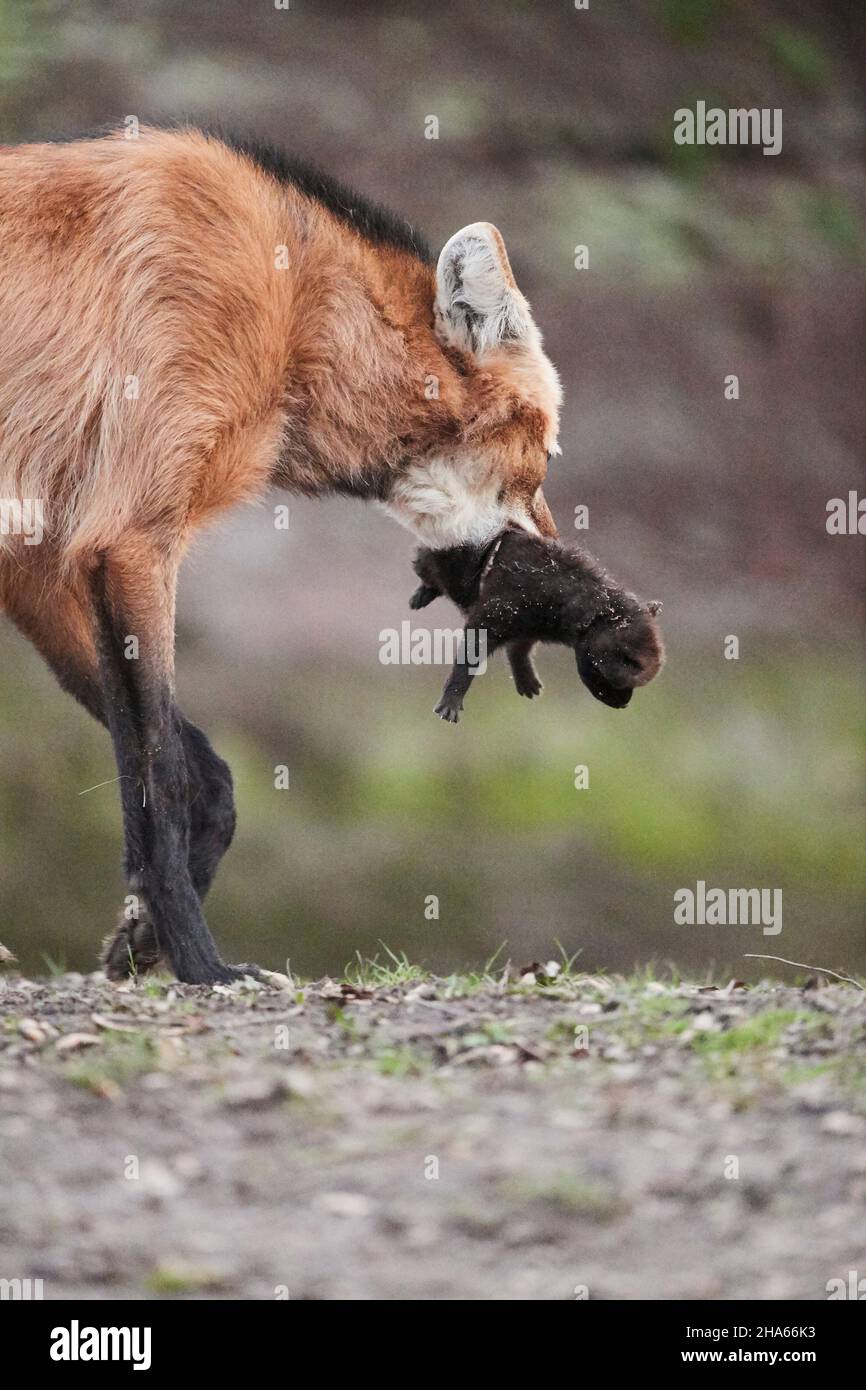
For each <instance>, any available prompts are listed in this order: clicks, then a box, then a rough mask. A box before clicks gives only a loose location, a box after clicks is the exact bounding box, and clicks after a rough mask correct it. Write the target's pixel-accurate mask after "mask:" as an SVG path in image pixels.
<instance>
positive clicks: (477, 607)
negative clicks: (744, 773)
mask: <svg viewBox="0 0 866 1390" xmlns="http://www.w3.org/2000/svg"><path fill="white" fill-rule="evenodd" d="M414 567H415V572H416V574H417V575H418V577H419V579H420V580H421V585H420V587H419V588H418V589H416V591H415V593H414V594H413V595H412V598H411V600H410V607H412V608H426V606H427V604H428V603H432V602H433V600H434V599H435V598H439V596H440V595H442V594H445V595H447V597H448V598H450V599H451V600H452V602H453V603H455V604H456V605H457V607H458V608H459V609H460V610H461V612H462V613H463V616H464V618H465V619H466V628H465V636H464V641H463V643H462V644H461V652H460V655H459V657H458V659H457V661H456V662H455V663H454V667H453V669H452V671H451V674H450V676H449V677H448V680H447V681H446V682H445V688H444V690H443V691H442V699H441V700H440V701H439V704H438V705H437V706H436V713H437V714H438V715H439V716H440V718H441V719H446V720H448V722H449V723H451V724H456V723H457V721H458V719H459V718H460V711H461V710H462V709H463V700H464V698H465V696H466V693H467V691H468V690H469V686H470V685H471V683H472V680H473V678H474V676H475V675H476V674H477V672H478V670H479V667H480V665H481V661H480V658H479V653H480V651H482V650H483V652H484V656H485V657H487V656H492V655H493V653H494V651H495V650H496V648H497V647H501V646H502V645H503V644H504V645H505V646H506V649H507V652H508V660H509V662H510V664H511V670H512V673H513V675H514V683H515V685H516V687H517V691H518V694H520V695H525V696H527V698H529V699H532V697H533V696H534V695H538V694H540V692H541V689H542V686H541V681H540V680H539V678H538V673H537V671H536V669H535V666H534V664H533V660H532V648H533V646H534V645H535V643H536V642H558V643H560V644H561V645H564V646H567V647H573V648H574V652H575V655H576V658H577V669H578V672H579V674H580V678H581V680H582V681H583V683H584V685H585V686H586V687H587V689H588V690H589V691H590V692H591V693H592V694H593V695H594V696H595V698H596V699H597V700H601V701H603V702H604V704H606V705H610V706H612V708H613V709H622V708H623V707H624V706H625V705H627V704H628V702H629V700H630V699H631V697H632V691H633V690H634V689H635V687H637V686H640V685H647V684H648V682H649V681H651V680H652V679H653V677H654V676H656V675H657V674H658V672H659V671H660V670H661V667H662V663H663V661H664V645H663V643H662V637H661V633H660V631H659V628H658V625H657V623H656V621H655V615H656V613H657V612H658V611H659V609H660V607H661V604H660V603H642V602H641V600H640V599H638V598H636V597H635V595H634V594H631V593H628V592H627V591H626V590H625V589H622V588H620V586H619V585H618V584H616V583H615V582H614V581H613V580H612V579H611V577H610V576H609V575H608V574H607V573H606V572H605V571H604V570H603V569H602V568H601V566H600V565H598V564H597V563H596V561H595V560H593V559H592V557H591V556H590V555H587V554H586V552H585V551H583V550H581V549H580V548H579V547H578V546H567V545H563V544H562V542H560V541H556V540H550V539H547V538H542V537H540V536H539V537H537V536H531V535H529V534H528V533H527V532H525V531H517V530H513V531H512V530H508V531H504V532H503V533H502V534H501V535H500V536H498V537H497V538H496V540H495V541H493V543H492V544H490V545H487V546H484V547H481V548H479V547H476V546H469V545H462V546H455V547H454V548H452V549H450V550H428V549H421V550H419V551H418V554H417V555H416V557H415V566H414Z"/></svg>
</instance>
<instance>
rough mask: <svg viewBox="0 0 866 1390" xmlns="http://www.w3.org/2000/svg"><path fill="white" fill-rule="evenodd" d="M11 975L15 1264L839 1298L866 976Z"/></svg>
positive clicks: (379, 1294) (81, 1270) (347, 1288)
mask: <svg viewBox="0 0 866 1390" xmlns="http://www.w3.org/2000/svg"><path fill="white" fill-rule="evenodd" d="M527 970H528V968H526V967H525V968H524V969H523V970H522V971H510V970H509V971H505V972H503V974H502V976H501V977H497V978H493V977H490V976H484V977H466V978H452V979H449V980H440V979H434V978H430V977H426V976H422V975H420V974H418V973H416V972H413V971H411V970H409V969H404V968H401V967H398V968H395V969H394V970H393V971H392V972H391V973H390V974H389V973H388V972H387V971H385V970H382V969H377V968H371V969H369V970H368V971H367V972H366V973H361V974H359V976H358V978H357V979H356V981H355V983H354V984H350V983H346V982H343V983H339V982H334V981H330V980H325V981H319V982H318V983H315V984H308V985H304V986H301V985H299V984H297V983H296V982H288V981H285V980H283V981H282V983H280V981H279V979H277V980H276V982H275V983H273V984H269V985H268V986H266V987H262V986H255V985H252V984H250V985H249V986H247V985H244V986H240V987H238V986H235V987H233V988H232V989H231V990H226V989H223V988H219V989H214V990H210V989H205V988H201V987H192V986H181V985H177V984H173V983H171V982H170V981H167V980H165V979H157V980H147V981H140V982H138V983H135V984H131V985H129V986H127V987H120V988H119V987H117V986H113V985H110V984H109V983H107V982H106V981H105V980H104V978H103V977H102V976H100V975H98V974H97V975H91V976H87V977H85V976H81V975H64V976H60V977H58V978H56V979H52V980H48V981H46V980H38V981H31V980H24V979H20V978H16V977H15V976H11V975H7V976H6V977H5V978H3V979H0V1164H2V1174H3V1177H2V1181H3V1189H4V1201H3V1204H2V1210H0V1278H7V1279H12V1278H28V1277H29V1278H41V1279H42V1280H43V1281H44V1283H43V1288H44V1296H45V1298H47V1299H51V1298H65V1297H81V1298H93V1299H114V1298H130V1297H131V1298H152V1297H175V1298H178V1297H186V1298H251V1299H259V1298H261V1299H273V1298H275V1297H290V1298H294V1299H297V1298H311V1299H356V1298H359V1299H366V1298H375V1299H389V1300H390V1299H449V1298H451V1299H454V1298H456V1299H537V1298H543V1299H574V1298H581V1297H587V1296H588V1297H590V1298H593V1299H633V1298H651V1299H690V1298H698V1299H726V1298H739V1297H744V1298H748V1299H770V1298H784V1299H823V1298H826V1297H827V1281H828V1280H830V1279H834V1278H843V1279H846V1280H847V1277H848V1271H849V1270H851V1269H854V1270H859V1272H860V1274H861V1275H862V1274H866V1118H864V1115H866V1088H864V1084H863V1083H864V1078H866V1005H864V1000H866V996H864V993H863V992H862V991H861V990H860V989H858V988H856V987H855V986H853V985H847V984H840V983H830V984H825V983H824V982H823V981H808V982H807V983H806V985H805V987H803V988H799V987H798V988H793V987H788V986H783V985H778V984H769V983H768V984H762V985H759V986H755V987H751V988H749V989H746V988H745V987H741V986H739V985H735V984H734V983H733V982H731V983H730V984H729V985H727V986H724V987H721V988H716V989H712V988H706V987H704V988H698V987H697V986H695V985H686V984H679V983H677V984H674V983H660V982H658V981H654V980H650V979H629V980H626V979H622V978H616V977H610V978H607V977H605V978H596V977H589V976H585V975H576V974H575V975H572V974H570V973H569V972H568V971H567V970H566V971H560V972H558V973H557V972H556V971H555V968H553V967H551V968H550V973H548V968H547V967H544V968H543V969H542V968H539V967H536V968H535V970H534V971H533V972H532V973H527Z"/></svg>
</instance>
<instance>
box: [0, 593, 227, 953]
mask: <svg viewBox="0 0 866 1390" xmlns="http://www.w3.org/2000/svg"><path fill="white" fill-rule="evenodd" d="M2 577H3V576H0V578H2ZM0 596H2V600H3V604H4V607H5V609H6V611H7V613H8V615H9V617H10V618H11V619H12V621H13V622H14V623H15V624H16V626H17V627H18V628H19V629H20V631H21V632H22V633H23V634H24V636H25V637H28V638H29V639H30V641H31V642H32V643H33V644H34V646H35V647H36V649H37V651H39V653H40V655H41V656H43V657H44V659H45V660H46V661H47V663H48V665H49V666H50V667H51V670H52V671H53V672H54V675H55V676H56V677H57V680H58V681H59V683H60V685H61V686H62V687H63V689H64V690H66V691H67V692H68V693H69V694H70V695H72V696H73V697H74V698H75V699H76V700H77V701H78V702H79V704H81V705H83V706H84V708H85V709H86V710H87V712H88V713H89V714H91V715H92V716H93V718H94V719H96V720H98V721H99V723H101V724H103V725H105V727H106V728H108V718H107V715H106V710H105V700H104V694H103V688H102V678H101V673H100V669H99V661H98V658H97V653H96V647H95V643H94V632H95V627H96V622H95V618H94V602H93V595H92V584H91V582H90V580H89V579H88V578H87V577H86V576H85V575H84V574H74V575H72V576H69V577H68V578H67V579H66V580H65V582H64V584H63V585H62V586H61V587H58V588H54V589H50V588H49V589H46V585H45V583H44V579H43V577H42V576H41V575H40V574H38V573H37V574H34V575H29V574H28V573H27V572H26V571H20V570H16V571H15V574H14V583H9V582H7V583H5V584H3V585H2V586H0ZM179 718H180V725H181V737H182V740H183V752H184V756H185V759H186V767H187V778H188V783H189V797H190V819H189V858H188V867H189V872H190V877H191V879H192V883H193V887H194V888H195V890H196V892H197V894H198V896H199V898H203V897H204V895H205V893H206V892H207V890H208V888H209V887H210V885H211V883H212V881H213V878H214V875H215V873H216V870H217V867H218V865H219V862H220V860H221V858H222V856H223V854H224V853H225V851H226V850H227V849H228V847H229V845H230V843H231V840H232V836H233V834H234V828H235V807H234V796H233V791H232V776H231V771H230V770H229V767H228V764H227V763H225V762H224V761H223V760H222V758H220V757H218V756H217V754H216V753H215V752H214V750H213V748H212V747H211V745H210V743H209V742H208V740H207V738H206V737H205V735H204V734H203V733H202V731H201V730H200V729H198V728H196V726H195V725H194V724H192V723H190V721H189V720H188V719H184V718H183V717H182V716H179ZM134 780H135V776H134V774H133V781H134ZM120 785H121V788H124V783H123V782H121V784H120ZM121 795H123V792H121ZM133 803H134V797H133ZM131 810H132V812H133V813H135V810H136V807H135V805H134V804H133V805H132V807H131ZM159 961H160V948H159V944H158V942H157V938H156V933H155V930H154V926H153V922H152V921H151V917H150V913H149V909H148V906H147V903H146V901H145V900H144V897H143V895H141V894H130V895H129V901H128V904H127V905H126V906H125V907H124V910H123V912H122V914H121V918H120V922H119V925H118V927H117V930H116V932H115V933H114V934H113V935H112V936H111V937H109V938H107V940H106V943H105V947H104V963H105V966H106V970H107V972H108V974H109V975H110V977H111V978H113V979H122V978H124V977H125V976H127V975H129V974H131V973H143V972H144V971H146V970H147V969H149V968H150V967H152V966H154V965H157V964H158V963H159Z"/></svg>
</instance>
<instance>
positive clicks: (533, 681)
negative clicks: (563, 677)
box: [514, 671, 544, 700]
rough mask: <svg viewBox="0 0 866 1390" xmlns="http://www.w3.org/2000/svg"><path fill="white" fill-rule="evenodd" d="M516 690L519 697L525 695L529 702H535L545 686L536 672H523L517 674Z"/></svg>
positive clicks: (515, 678)
mask: <svg viewBox="0 0 866 1390" xmlns="http://www.w3.org/2000/svg"><path fill="white" fill-rule="evenodd" d="M514 688H515V690H516V691H517V693H518V695H524V696H525V697H526V699H527V700H534V699H535V697H536V695H540V694H541V692H542V690H543V689H544V686H543V685H542V684H541V681H540V679H539V677H538V674H537V672H535V671H521V672H520V673H519V674H515V677H514Z"/></svg>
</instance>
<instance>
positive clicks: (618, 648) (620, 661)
mask: <svg viewBox="0 0 866 1390" xmlns="http://www.w3.org/2000/svg"><path fill="white" fill-rule="evenodd" d="M660 608H661V604H660V603H655V602H653V603H647V604H642V603H641V602H640V601H639V600H638V599H636V598H635V596H634V594H625V595H624V596H623V601H622V603H621V604H618V605H617V607H616V611H615V612H614V613H613V614H612V615H611V616H607V615H605V616H603V617H600V618H596V620H595V621H594V622H592V623H590V625H589V627H588V628H586V629H585V631H584V632H583V633H581V636H580V637H579V638H578V641H577V643H576V644H575V655H576V657H577V670H578V673H579V675H580V679H581V680H582V681H583V683H584V685H585V686H586V688H587V690H588V691H589V692H590V694H592V695H594V696H595V698H596V699H597V700H601V701H602V703H603V704H605V705H610V706H611V708H612V709H624V708H625V706H626V705H627V704H628V702H629V700H630V699H631V697H632V691H633V690H634V689H635V687H636V686H639V685H647V684H649V682H650V681H651V680H652V679H653V677H654V676H657V675H658V673H659V671H660V670H661V668H662V664H663V662H664V659H665V652H664V644H663V642H662V636H661V633H660V631H659V628H658V624H657V623H656V621H655V616H656V614H657V613H658V611H659V609H660Z"/></svg>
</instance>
